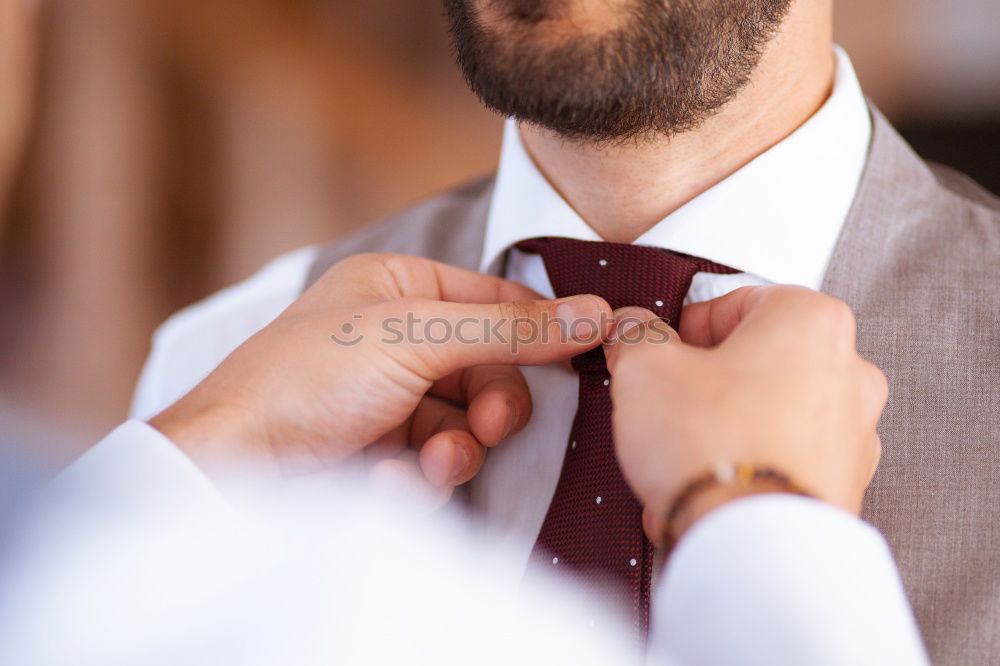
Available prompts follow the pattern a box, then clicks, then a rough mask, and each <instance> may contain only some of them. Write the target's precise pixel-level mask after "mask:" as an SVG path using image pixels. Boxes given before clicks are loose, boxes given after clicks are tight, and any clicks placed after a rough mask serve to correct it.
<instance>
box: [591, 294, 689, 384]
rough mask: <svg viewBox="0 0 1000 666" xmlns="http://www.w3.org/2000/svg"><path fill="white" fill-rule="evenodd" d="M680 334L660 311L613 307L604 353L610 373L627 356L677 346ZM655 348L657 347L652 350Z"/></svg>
mask: <svg viewBox="0 0 1000 666" xmlns="http://www.w3.org/2000/svg"><path fill="white" fill-rule="evenodd" d="M682 346H683V343H681V339H680V336H679V335H677V332H676V331H675V330H674V329H672V328H671V327H670V326H669V325H668V324H667V323H666V322H665V321H663V320H662V319H660V317H659V315H657V314H656V313H655V312H652V311H650V310H646V309H645V308H638V307H628V308H619V309H618V310H615V311H614V325H613V327H612V330H611V333H610V335H609V336H608V341H607V343H605V345H604V356H605V358H606V360H607V364H608V370H609V371H610V372H611V374H612V375H614V374H615V371H616V370H617V369H618V366H619V364H620V363H621V362H622V360H623V359H624V358H626V357H631V356H639V355H643V354H649V353H661V354H662V353H667V350H666V349H664V350H659V348H661V347H669V348H673V349H679V348H680V347H682ZM654 349H657V350H658V351H656V352H654Z"/></svg>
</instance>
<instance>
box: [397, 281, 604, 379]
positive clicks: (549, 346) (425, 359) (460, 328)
mask: <svg viewBox="0 0 1000 666" xmlns="http://www.w3.org/2000/svg"><path fill="white" fill-rule="evenodd" d="M413 314H414V315H415V318H414V321H416V322H418V324H417V326H416V328H415V329H414V330H415V331H417V332H419V334H420V335H419V336H418V337H414V338H413V339H409V340H405V345H406V347H405V349H406V353H408V354H412V357H411V359H410V360H411V361H413V362H416V363H422V367H423V368H424V369H425V370H426V371H427V374H426V376H427V377H429V378H432V379H435V380H436V379H440V378H442V377H446V376H448V375H449V374H451V373H452V372H455V371H456V370H460V369H463V368H469V367H473V366H478V365H510V364H518V365H546V364H549V363H556V362H559V361H564V360H566V359H568V358H571V357H573V356H576V355H577V354H581V353H583V352H585V351H589V350H591V349H593V348H595V347H597V346H598V345H600V344H601V342H602V341H603V340H604V339H605V338H606V337H607V335H608V333H609V331H610V329H611V326H612V322H613V317H612V314H611V307H610V306H609V305H608V304H607V302H606V301H605V300H604V299H602V298H600V297H598V296H592V295H582V296H572V297H570V298H561V299H557V300H536V301H517V302H506V303H493V304H485V305H476V304H468V303H449V302H442V301H421V302H420V303H419V304H418V305H416V307H414V308H413ZM421 321H423V322H425V323H424V325H422V326H421V325H420V323H419V322H421Z"/></svg>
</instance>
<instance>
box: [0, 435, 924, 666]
mask: <svg viewBox="0 0 1000 666" xmlns="http://www.w3.org/2000/svg"><path fill="white" fill-rule="evenodd" d="M252 480H253V478H252V477H251V478H241V479H240V481H241V482H242V483H244V484H245V483H246V482H248V481H252ZM227 488H228V489H240V490H241V492H233V493H231V494H229V495H228V496H227V497H225V498H224V497H223V496H222V494H220V493H219V492H218V491H217V490H216V488H215V486H214V485H213V484H212V483H210V482H209V481H208V479H207V478H206V477H204V476H203V475H202V474H201V472H200V471H199V470H198V469H197V468H196V467H195V466H194V464H193V463H192V462H191V461H190V460H188V459H187V458H186V457H185V456H184V455H183V454H182V453H181V452H180V450H179V449H177V448H176V447H175V446H174V445H173V444H172V443H171V442H170V441H169V440H167V439H166V438H165V437H163V436H162V435H161V434H160V433H159V432H157V431H156V430H154V429H152V428H151V427H149V426H148V425H146V424H145V423H142V422H139V421H131V422H128V423H125V424H123V425H122V426H120V427H119V428H118V429H116V430H115V431H114V432H112V433H111V434H110V435H109V436H108V437H107V438H106V439H105V440H104V441H103V442H101V443H100V444H98V445H97V446H96V447H94V448H93V449H91V451H90V452H89V453H87V454H86V455H85V456H84V457H83V458H81V459H80V460H79V461H77V462H76V463H75V464H74V465H72V466H71V467H70V468H69V469H68V470H67V471H66V472H64V473H63V474H62V475H61V477H60V478H58V479H56V481H55V482H54V483H53V484H52V486H51V487H50V488H48V489H47V491H48V492H47V493H46V496H45V497H43V500H44V501H42V502H40V503H39V505H38V508H37V509H36V510H35V511H34V512H33V520H31V521H30V522H29V523H28V524H26V525H22V527H21V529H20V530H19V531H18V532H17V534H18V535H19V537H18V538H17V539H16V544H17V548H13V547H12V546H13V545H14V543H15V540H10V542H9V543H8V544H7V545H8V547H9V550H8V553H7V555H8V556H7V557H5V558H4V559H3V564H4V566H3V567H0V663H3V664H5V666H63V665H65V666H70V665H72V666H90V665H93V666H97V665H98V664H99V665H100V666H125V665H131V664H147V665H150V666H155V665H158V664H163V665H167V664H188V665H191V666H199V665H202V664H204V665H205V666H209V665H211V666H216V665H218V664H243V665H245V666H252V665H257V664H259V665H261V666H264V665H268V666H272V665H274V664H298V665H300V666H310V665H312V664H316V665H319V664H359V665H360V664H365V665H371V666H388V665H390V664H400V663H407V664H435V665H436V666H449V665H450V664H455V665H456V666H457V665H458V664H468V663H476V664H484V665H489V664H497V665H498V666H499V665H500V664H511V663H518V664H545V665H546V666H548V665H552V664H573V666H587V665H589V664H593V665H594V666H598V665H600V666H604V665H607V664H632V663H639V662H640V661H641V660H642V657H641V656H640V655H638V654H637V653H636V650H635V647H636V646H635V645H634V642H633V641H632V640H630V639H629V635H630V634H629V633H628V632H627V631H626V630H625V629H624V628H623V627H622V626H621V624H620V619H619V618H615V617H614V616H611V615H609V614H608V613H607V612H606V610H605V609H602V608H601V607H600V605H598V604H595V602H594V601H593V600H592V599H590V598H587V597H586V596H583V595H582V593H581V591H580V590H579V589H576V588H574V586H573V585H572V584H571V583H570V582H569V581H565V580H561V579H556V578H552V577H531V578H530V579H529V580H528V581H527V582H526V583H525V584H523V585H519V583H520V579H521V575H522V573H523V571H522V567H521V565H520V563H519V557H518V556H517V555H516V554H514V556H513V557H511V553H510V552H509V551H508V550H507V549H505V548H503V547H502V546H501V545H499V544H497V543H495V542H493V541H492V540H491V539H490V538H489V535H488V534H481V533H479V532H477V531H476V530H469V529H468V526H467V525H464V524H463V523H462V519H460V518H459V517H457V516H455V515H449V514H447V513H443V514H442V513H438V514H434V515H431V516H427V515H421V514H420V513H418V512H413V511H412V510H410V509H409V507H408V506H407V505H400V504H393V505H391V506H387V505H386V504H385V502H384V501H380V500H378V498H372V497H371V496H370V495H369V494H368V493H366V492H363V491H361V490H359V489H358V488H357V487H355V486H354V485H353V482H352V480H351V479H350V478H328V479H325V482H324V483H322V484H318V483H316V479H312V480H311V482H310V483H309V484H308V485H307V486H305V487H300V488H294V487H293V488H281V489H280V490H281V492H277V493H276V492H274V490H275V488H274V486H273V480H269V481H266V482H264V483H263V485H261V484H260V483H259V479H258V483H256V484H252V485H250V486H248V487H246V486H241V485H240V484H234V485H227ZM344 507H349V508H350V510H344ZM473 535H476V536H475V537H473ZM554 573H555V572H553V574H554ZM654 601H655V604H656V607H657V608H658V609H659V613H658V614H657V616H656V618H654V621H653V623H652V625H651V627H650V638H651V644H650V649H649V652H648V655H647V657H646V663H649V664H651V665H652V664H656V665H658V666H671V665H675V666H695V665H701V664H704V665H706V666H707V665H713V666H742V665H750V664H761V665H767V666H801V665H802V664H809V665H810V666H826V665H830V666H834V665H838V666H839V665H859V664H872V665H873V666H875V665H878V666H884V665H885V664H893V665H899V666H910V665H914V666H920V665H923V664H927V663H928V661H927V657H926V654H925V652H924V650H923V647H922V645H921V641H920V638H919V634H918V632H917V628H916V623H915V622H914V619H913V615H912V613H911V611H910V609H909V607H908V605H907V603H906V598H905V595H904V592H903V588H902V584H901V581H900V579H899V575H898V573H897V571H896V569H895V566H894V564H893V560H892V556H891V554H890V552H889V549H888V546H887V544H886V542H885V540H884V539H883V538H882V537H881V535H879V534H878V532H877V531H875V529H873V528H872V527H870V526H868V525H865V524H864V523H862V522H861V521H860V520H858V519H857V518H856V517H854V516H851V515H849V514H847V513H844V512H842V511H840V510H838V509H835V508H832V507H830V506H827V505H825V504H823V503H821V502H819V501H816V500H811V499H806V498H800V497H791V496H789V497H785V496H776V495H763V496H759V497H754V498H747V499H743V500H739V501H736V502H732V503H731V504H729V505H727V506H726V507H723V508H722V509H719V510H717V511H715V512H713V513H711V514H709V515H708V516H706V517H705V518H704V519H703V520H701V521H699V523H697V524H696V525H695V526H694V527H693V528H692V529H691V530H690V532H689V533H688V534H687V535H685V538H684V539H682V541H681V542H680V544H678V546H677V549H676V551H675V553H674V555H673V557H672V558H671V561H670V563H669V566H668V568H667V572H666V575H665V576H664V577H663V579H662V581H661V582H660V583H659V584H658V586H657V589H655V590H654Z"/></svg>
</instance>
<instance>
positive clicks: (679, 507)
mask: <svg viewBox="0 0 1000 666" xmlns="http://www.w3.org/2000/svg"><path fill="white" fill-rule="evenodd" d="M758 483H768V484H773V485H775V486H777V487H778V489H779V491H780V492H786V493H792V494H794V495H804V496H806V497H812V494H811V493H809V492H807V491H806V490H804V489H803V488H802V487H801V486H799V485H798V484H797V483H795V482H794V481H792V480H791V479H790V478H789V477H788V475H786V474H783V473H781V472H779V471H778V470H776V469H773V468H770V467H760V468H758V467H755V466H754V465H752V464H750V463H720V464H718V465H716V466H715V467H714V468H713V469H712V470H711V471H709V472H706V473H704V474H702V475H700V476H697V477H695V478H694V479H693V480H692V481H690V482H689V483H688V484H687V485H685V486H684V487H683V488H682V489H681V491H680V492H678V493H677V495H676V496H675V497H674V501H673V502H672V503H671V504H670V510H669V511H667V520H666V523H665V527H664V529H663V532H664V534H665V536H666V537H667V543H668V544H670V545H672V544H674V543H675V542H676V540H677V537H676V536H675V535H674V528H675V523H676V521H677V517H678V516H679V515H680V514H681V512H682V511H684V509H686V508H687V507H688V505H689V504H690V503H691V500H693V499H694V498H695V497H696V496H697V495H699V494H701V493H703V492H704V491H706V490H708V489H709V488H714V487H715V486H720V485H723V486H749V485H752V484H758Z"/></svg>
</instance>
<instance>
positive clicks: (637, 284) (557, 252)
mask: <svg viewBox="0 0 1000 666" xmlns="http://www.w3.org/2000/svg"><path fill="white" fill-rule="evenodd" d="M517 249H519V250H521V251H522V252H527V253H531V254H538V255H540V256H541V258H542V261H543V262H544V263H545V270H546V272H547V273H548V276H549V282H551V284H552V289H553V290H554V291H555V295H556V297H557V298H565V297H567V296H576V295H578V294H595V295H597V296H600V297H601V298H603V299H604V300H606V301H607V302H608V304H609V305H610V306H611V307H612V309H615V310H617V309H618V308H624V307H631V306H638V307H642V308H646V309H647V310H652V311H653V312H655V313H656V314H657V315H659V316H660V318H662V319H663V320H664V321H665V322H667V323H668V324H670V325H671V326H673V327H674V328H676V327H677V326H678V324H679V323H680V315H681V308H682V306H683V304H684V297H685V296H686V295H687V292H688V289H690V287H691V281H692V279H693V278H694V276H695V274H696V273H700V272H708V273H736V272H737V271H735V270H733V269H732V268H729V267H727V266H723V265H721V264H717V263H715V262H712V261H709V260H707V259H701V258H699V257H692V256H690V255H686V254H680V253H679V252H673V251H670V250H664V249H661V248H656V247H648V246H644V245H630V244H626V243H604V242H595V241H581V240H574V239H571V238H555V237H548V238H533V239H530V240H526V241H522V242H520V243H518V244H517ZM595 351H596V354H595V352H590V353H587V354H583V355H582V356H580V357H577V359H579V361H578V360H577V359H574V366H575V367H577V369H578V370H591V369H603V367H604V354H603V352H602V351H601V350H600V349H597V350H595ZM595 363H597V364H598V365H597V366H596V367H595Z"/></svg>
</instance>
